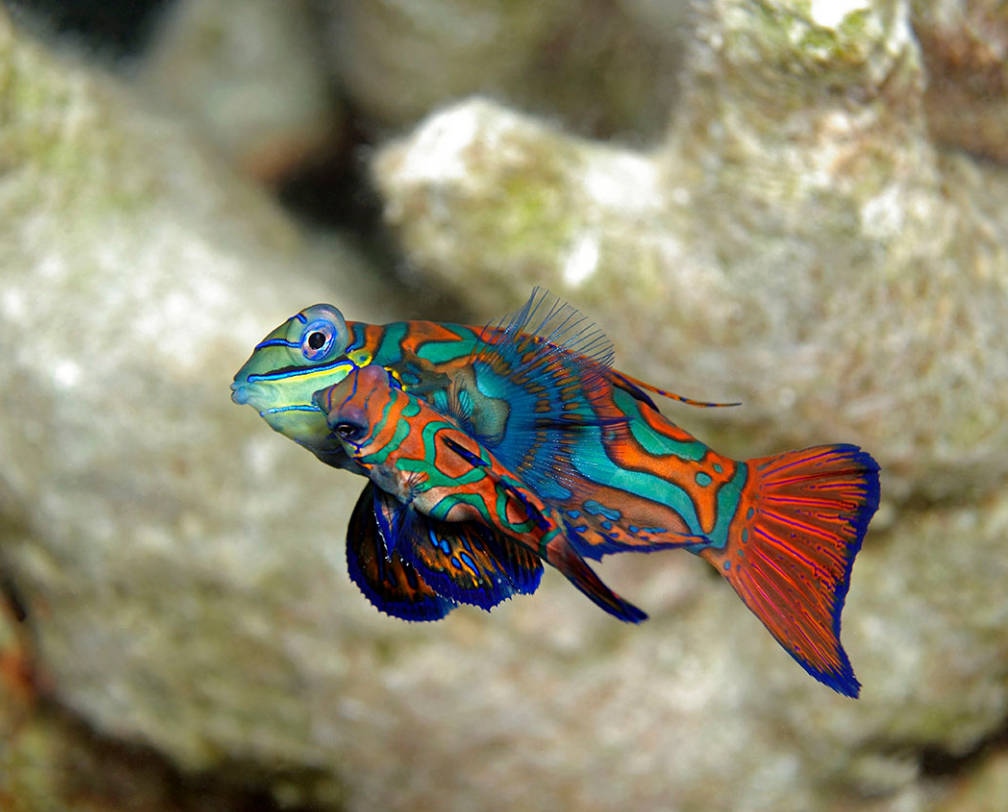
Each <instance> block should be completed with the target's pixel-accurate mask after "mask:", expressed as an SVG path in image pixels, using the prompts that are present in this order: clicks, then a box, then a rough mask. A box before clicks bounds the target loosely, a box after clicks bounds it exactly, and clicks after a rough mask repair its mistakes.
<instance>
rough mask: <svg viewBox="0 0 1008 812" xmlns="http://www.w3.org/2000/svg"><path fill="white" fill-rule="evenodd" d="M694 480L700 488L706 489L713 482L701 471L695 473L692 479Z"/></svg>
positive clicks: (708, 475)
mask: <svg viewBox="0 0 1008 812" xmlns="http://www.w3.org/2000/svg"><path fill="white" fill-rule="evenodd" d="M693 479H695V480H696V484H697V485H699V486H700V487H701V488H706V487H707V486H708V485H710V484H711V482H713V481H714V480H713V479H711V476H710V474H705V473H704V472H703V471H697V472H696V476H694V477H693Z"/></svg>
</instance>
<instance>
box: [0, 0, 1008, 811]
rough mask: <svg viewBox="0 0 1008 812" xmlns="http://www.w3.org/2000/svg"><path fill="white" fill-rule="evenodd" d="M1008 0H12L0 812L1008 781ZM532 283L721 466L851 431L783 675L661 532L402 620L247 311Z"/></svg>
mask: <svg viewBox="0 0 1008 812" xmlns="http://www.w3.org/2000/svg"><path fill="white" fill-rule="evenodd" d="M1006 56H1008V8H1006V7H1005V5H1004V3H1002V2H1000V0H937V2H924V1H923V0H919V2H918V1H917V0H914V1H913V2H911V1H910V0H766V1H765V2H753V0H707V1H703V0H696V2H688V1H687V0H674V1H662V0H576V2H559V0H545V1H543V0H539V1H538V2H535V1H534V0H510V1H509V2H474V1H473V0H424V1H423V2H403V1H402V0H367V2H338V1H337V0H330V1H327V0H290V1H289V2H277V0H242V1H241V2H238V0H202V1H199V0H159V1H156V2H155V1H153V0H152V1H151V2H129V3H127V2H112V3H97V2H83V0H76V1H74V2H55V0H33V1H32V2H29V1H28V0H20V1H18V2H15V1H14V0H8V2H6V3H3V4H0V381H2V387H0V463H2V464H0V809H4V810H7V809H10V810H15V811H16V812H27V811H31V812H34V810H62V809H75V810H76V809H83V810H113V809H138V810H148V809H149V810H156V811H157V810H211V809H212V810H219V809H220V810H324V811H326V812H328V811H329V810H371V809H382V810H414V809H445V810H511V809H523V810H524V809H550V810H554V809H572V810H600V811H601V810H617V809H618V810H627V809H633V810H709V809H739V810H764V809H772V810H872V811H873V812H874V810H894V811H895V810H898V811H899V812H904V811H910V810H943V811H945V810H960V809H964V810H1000V809H1003V808H1005V807H1006V806H1008V634H1006V628H1008V601H1006V600H1005V597H1004V592H1005V584H1006V583H1008V555H1006V554H1005V541H1006V537H1008V498H1006V496H1005V487H1004V486H1005V485H1006V484H1008V427H1006V423H1005V421H1004V420H1003V415H1004V414H1005V411H1006V407H1008V338H1006V332H1005V330H1004V327H1003V325H1004V324H1006V323H1008V248H1006V246H1008V172H1006V168H1005V162H1006V161H1008V140H1006V138H1005V133H1006V132H1008V59H1006ZM533 285H540V286H542V287H546V288H549V289H550V290H551V291H553V292H554V293H556V294H557V295H559V296H560V297H561V298H563V299H565V300H567V301H569V302H571V303H572V304H573V305H575V306H576V307H578V308H579V309H581V310H582V311H583V312H585V313H586V314H588V315H589V316H590V317H591V318H592V319H593V320H594V321H596V322H597V323H598V324H599V326H600V327H602V329H603V330H605V332H606V333H607V334H608V335H609V337H610V338H611V339H612V341H613V343H614V345H615V348H616V364H617V367H618V368H620V369H622V370H624V371H626V372H627V373H629V374H631V375H634V376H638V377H641V378H644V379H645V380H648V381H650V382H653V383H654V384H656V385H658V386H663V387H668V388H670V389H672V390H674V391H677V392H682V393H683V394H686V395H688V396H693V397H699V398H703V399H710V400H732V401H734V400H741V401H743V405H742V406H741V407H739V408H737V409H732V410H716V411H717V413H716V414H711V413H709V412H707V411H701V410H696V409H691V408H689V407H686V406H682V405H677V404H673V403H669V404H667V405H666V404H662V409H663V411H664V412H665V413H666V414H667V415H669V416H670V417H671V419H673V420H674V421H675V422H677V423H680V424H681V425H683V427H684V428H686V429H687V430H689V431H691V432H692V433H694V434H697V435H698V436H699V437H701V438H702V439H703V440H705V441H706V442H708V443H710V444H711V445H712V446H714V447H715V448H717V449H718V450H719V451H721V452H723V453H726V454H729V455H732V456H734V457H737V458H748V457H753V456H758V455H763V454H770V453H774V452H778V451H783V450H785V449H788V448H796V447H803V446H807V445H812V444H816V443H822V442H834V441H846V442H854V443H857V444H859V445H861V446H863V447H864V448H866V449H867V450H869V451H870V452H871V453H872V454H873V455H874V456H875V457H876V458H877V459H878V460H879V461H880V463H881V465H882V469H883V475H882V476H883V479H882V494H883V501H882V505H881V507H880V509H879V512H878V514H877V515H876V518H875V520H874V521H873V523H872V527H871V530H870V531H869V534H868V537H867V539H866V541H865V545H864V549H863V551H862V552H861V554H860V555H859V557H858V559H857V564H856V566H855V568H854V573H853V579H852V585H851V590H850V593H849V596H848V600H847V607H846V610H845V612H844V635H843V638H844V643H845V646H846V648H847V650H848V652H849V654H850V656H851V659H852V662H853V664H854V668H855V671H856V673H857V675H858V677H859V679H860V680H861V682H862V684H863V689H862V696H861V698H860V699H858V700H857V701H852V700H848V699H844V698H843V697H840V696H837V695H834V694H833V693H831V692H830V691H829V690H828V689H826V688H825V687H823V686H821V685H819V684H817V683H816V682H815V681H813V680H812V679H811V678H809V677H808V676H807V675H806V674H805V673H804V672H803V671H802V670H801V669H800V668H799V667H797V666H796V665H795V664H794V663H793V662H792V661H791V660H790V658H789V657H788V656H787V655H786V654H785V653H784V652H783V651H782V650H780V648H779V647H778V646H777V645H776V643H774V641H773V640H772V639H771V638H770V637H769V635H768V634H766V632H765V631H764V630H763V629H762V627H761V626H760V624H759V622H758V621H757V620H756V619H755V618H754V617H752V616H751V615H750V614H749V613H748V611H747V610H746V609H745V607H744V606H743V605H742V604H741V602H740V601H739V600H738V599H737V598H736V597H735V595H734V594H733V593H732V591H731V590H730V589H729V588H728V587H727V585H726V584H724V583H723V582H722V581H721V579H720V577H719V576H717V575H716V574H715V573H713V572H712V571H711V570H710V568H709V566H708V565H707V564H705V563H704V562H703V561H700V560H698V559H694V558H693V557H691V556H688V555H686V554H684V553H681V552H680V553H676V552H668V553H662V554H654V555H651V556H637V557H633V556H622V557H616V558H613V559H609V560H607V561H605V562H603V564H602V566H601V567H600V572H601V574H602V575H603V577H605V578H606V579H607V581H610V582H612V583H613V585H614V587H615V588H616V589H617V590H618V591H619V592H620V593H621V594H624V595H626V596H627V597H628V598H630V599H631V600H633V601H634V602H635V603H637V604H638V605H640V606H641V607H642V608H644V609H645V610H646V611H647V612H648V613H649V615H650V620H649V621H648V622H647V623H646V624H643V625H642V626H640V627H632V628H625V627H623V626H622V625H621V624H619V623H617V622H615V621H613V620H611V619H610V618H608V617H607V616H605V615H604V614H603V613H601V612H599V611H598V610H597V609H596V608H595V607H593V606H592V605H591V604H590V603H588V602H587V601H585V600H584V599H583V597H582V596H580V595H579V594H578V593H576V592H575V591H574V590H572V589H570V588H569V586H568V585H567V584H566V583H565V582H564V581H563V579H562V578H561V577H559V576H557V575H556V574H555V573H552V574H547V576H546V577H545V579H544V584H543V586H542V588H541V589H540V591H539V592H538V593H537V594H536V595H535V596H534V597H526V598H522V599H520V600H514V601H509V602H507V603H506V604H505V605H502V606H500V607H498V608H496V609H495V610H494V613H493V615H487V614H485V613H482V612H480V611H478V610H476V609H470V608H461V609H459V610H457V611H455V612H453V613H452V614H451V615H450V616H449V617H448V618H446V619H445V620H444V621H441V622H439V623H436V624H409V623H404V622H401V621H397V620H394V619H392V618H389V617H386V616H384V615H381V614H379V613H378V612H377V611H376V610H374V609H373V607H371V606H370V604H369V603H368V602H367V601H366V600H365V599H364V598H363V597H362V596H361V595H360V594H359V593H358V592H357V590H356V588H355V587H354V586H353V585H352V584H351V583H350V582H349V580H348V578H347V574H346V564H345V559H344V535H345V532H346V519H347V516H348V515H349V511H350V508H351V506H352V505H353V502H354V500H355V498H356V496H357V493H358V492H359V490H360V487H361V484H362V482H361V480H359V479H357V478H354V477H353V476H351V475H349V474H346V473H344V472H339V471H336V470H332V469H328V468H325V467H324V466H322V465H321V464H319V463H318V462H317V461H316V460H315V459H314V458H313V457H311V456H310V455H309V454H305V453H304V451H303V450H301V449H299V448H297V447H296V446H295V445H294V444H292V443H289V442H287V441H286V440H285V439H284V438H282V437H280V436H279V435H276V434H274V433H272V432H271V431H269V429H268V427H267V426H266V425H265V424H264V423H263V422H262V421H261V420H260V419H259V418H258V416H257V415H256V414H254V412H253V411H252V410H250V409H247V408H238V407H236V406H234V405H233V404H232V403H231V402H230V398H229V390H228V384H229V383H230V381H231V377H232V375H233V374H234V371H235V370H237V369H238V367H239V366H240V365H241V364H242V363H243V362H244V360H245V359H246V358H247V356H248V354H249V353H250V352H251V349H252V347H253V346H254V345H255V343H256V342H257V341H258V340H259V339H260V338H261V337H262V336H263V335H265V334H266V333H267V332H269V331H270V330H271V329H272V328H273V327H274V326H276V325H277V324H279V323H281V322H282V321H284V320H285V319H286V318H288V317H289V316H290V315H291V314H292V313H293V312H295V311H297V310H299V309H301V308H302V307H305V306H307V305H309V304H311V303H314V302H321V301H327V302H331V303H333V304H334V305H336V306H337V307H339V308H340V309H341V310H342V311H343V312H344V314H346V316H347V317H348V318H351V319H356V320H364V321H374V322H384V321H392V320H399V319H406V318H431V319H443V320H453V321H472V322H475V323H482V322H485V321H487V320H489V319H496V318H498V317H500V316H501V315H503V314H505V313H507V312H510V311H513V310H514V309H516V308H517V307H519V306H520V305H521V304H522V303H523V302H524V301H525V299H526V297H527V296H528V293H529V291H530V289H531V288H532V286H533Z"/></svg>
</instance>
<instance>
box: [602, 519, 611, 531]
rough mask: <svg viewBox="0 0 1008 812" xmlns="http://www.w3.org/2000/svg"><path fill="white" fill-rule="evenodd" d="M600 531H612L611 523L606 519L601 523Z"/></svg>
mask: <svg viewBox="0 0 1008 812" xmlns="http://www.w3.org/2000/svg"><path fill="white" fill-rule="evenodd" d="M602 529H603V530H612V522H610V521H609V520H608V519H607V520H606V521H604V522H602Z"/></svg>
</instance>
